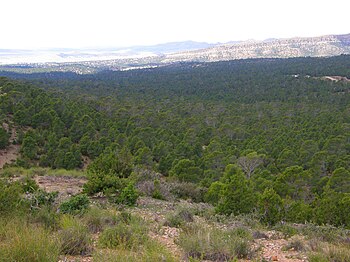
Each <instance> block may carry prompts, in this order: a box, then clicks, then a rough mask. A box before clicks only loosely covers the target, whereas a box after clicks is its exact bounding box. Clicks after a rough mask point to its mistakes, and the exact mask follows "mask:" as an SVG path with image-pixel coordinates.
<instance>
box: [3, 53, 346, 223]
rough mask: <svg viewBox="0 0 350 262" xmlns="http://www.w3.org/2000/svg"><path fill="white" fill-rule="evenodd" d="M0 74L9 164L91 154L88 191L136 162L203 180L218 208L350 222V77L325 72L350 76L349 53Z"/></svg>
mask: <svg viewBox="0 0 350 262" xmlns="http://www.w3.org/2000/svg"><path fill="white" fill-rule="evenodd" d="M0 75H4V76H7V77H12V78H17V79H20V80H16V81H14V80H10V79H8V78H4V77H3V78H0V92H1V93H0V119H1V121H2V122H6V121H8V120H9V119H11V120H13V121H14V123H15V125H16V126H18V129H19V131H20V132H19V133H20V136H19V138H18V141H17V142H18V143H20V144H21V157H20V158H19V159H18V160H17V163H16V165H19V166H24V167H30V166H37V165H39V166H44V167H51V168H66V169H74V168H82V166H83V159H86V158H89V159H91V160H92V161H93V162H92V164H91V165H90V168H89V172H90V176H91V180H90V184H88V186H87V188H88V190H89V192H90V193H96V192H100V191H103V192H105V193H108V192H109V191H110V190H113V189H115V187H126V185H127V184H128V178H129V176H130V175H131V173H132V170H133V168H135V167H142V168H145V169H150V170H154V171H156V172H159V173H161V174H162V175H164V176H166V177H168V178H169V179H173V180H177V181H180V182H186V183H194V184H195V185H196V186H197V187H201V188H202V189H203V190H204V191H205V192H206V194H205V198H204V199H201V200H205V201H208V202H211V203H213V204H214V205H216V206H217V210H218V212H220V213H224V214H231V213H233V214H241V213H250V212H255V211H257V212H260V214H262V215H263V220H264V221H266V222H267V223H275V222H276V221H278V220H281V219H285V220H288V221H293V222H304V221H313V222H316V223H320V224H322V223H331V224H335V225H346V226H350V213H349V212H350V211H349V208H348V207H349V206H350V154H349V153H350V83H349V82H347V81H338V82H335V81H327V80H324V79H321V78H320V77H322V76H343V77H347V78H350V56H339V57H331V58H293V59H252V60H238V61H228V62H217V63H179V64H174V65H169V66H164V67H160V68H156V69H144V70H131V71H123V72H112V71H105V72H100V73H98V74H94V75H76V74H72V73H47V74H31V75H19V74H14V73H6V72H2V73H0ZM0 131H1V129H0ZM1 132H2V131H1ZM3 133H4V132H2V133H0V135H1V134H2V135H1V136H2V137H5V134H3ZM116 185H117V186H116ZM203 195H204V194H203Z"/></svg>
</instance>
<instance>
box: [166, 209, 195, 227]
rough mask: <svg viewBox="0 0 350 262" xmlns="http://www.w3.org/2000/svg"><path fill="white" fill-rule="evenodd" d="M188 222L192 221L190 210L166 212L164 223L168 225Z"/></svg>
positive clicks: (176, 225) (174, 225) (179, 224)
mask: <svg viewBox="0 0 350 262" xmlns="http://www.w3.org/2000/svg"><path fill="white" fill-rule="evenodd" d="M188 222H193V214H192V213H191V211H190V210H186V209H181V210H179V211H177V212H175V213H171V214H168V215H167V216H166V220H165V222H164V225H165V226H169V227H181V226H183V225H184V224H185V223H188Z"/></svg>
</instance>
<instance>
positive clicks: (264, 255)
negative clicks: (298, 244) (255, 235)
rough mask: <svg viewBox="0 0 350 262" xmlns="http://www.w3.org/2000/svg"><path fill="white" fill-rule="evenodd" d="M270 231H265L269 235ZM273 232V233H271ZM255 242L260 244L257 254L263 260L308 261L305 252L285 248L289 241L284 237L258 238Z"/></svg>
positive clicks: (283, 261)
mask: <svg viewBox="0 0 350 262" xmlns="http://www.w3.org/2000/svg"><path fill="white" fill-rule="evenodd" d="M271 233H272V232H267V235H271ZM272 234H273V233H272ZM256 242H257V244H258V245H259V246H261V248H262V250H261V253H260V255H259V257H260V258H261V259H264V260H265V261H282V262H305V261H308V259H307V257H306V255H305V254H303V253H301V252H299V251H296V250H293V249H290V250H285V247H286V246H287V245H288V243H289V241H288V240H286V239H282V238H281V239H271V238H268V239H258V240H257V241H256Z"/></svg>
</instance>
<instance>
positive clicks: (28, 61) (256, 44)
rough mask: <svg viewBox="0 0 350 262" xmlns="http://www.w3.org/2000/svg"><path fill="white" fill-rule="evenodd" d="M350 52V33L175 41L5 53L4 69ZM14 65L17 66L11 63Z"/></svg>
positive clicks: (83, 68)
mask: <svg viewBox="0 0 350 262" xmlns="http://www.w3.org/2000/svg"><path fill="white" fill-rule="evenodd" d="M341 54H350V34H345V35H327V36H320V37H303V38H300V37H296V38H288V39H274V38H271V39H266V40H264V41H255V40H248V41H239V42H229V43H225V44H222V43H217V44H209V43H205V42H194V41H185V42H173V43H166V44H159V45H153V46H134V47H126V48H96V49H82V50H77V49H67V48H66V49H48V50H9V49H0V65H3V66H0V71H1V70H2V71H15V72H24V73H32V72H49V71H71V72H75V73H79V74H84V73H94V72H96V71H101V70H129V69H136V68H145V67H157V66H162V65H167V64H171V63H176V62H214V61H227V60H234V59H248V58H289V57H308V56H310V57H324V56H337V55H341ZM9 64H12V65H9Z"/></svg>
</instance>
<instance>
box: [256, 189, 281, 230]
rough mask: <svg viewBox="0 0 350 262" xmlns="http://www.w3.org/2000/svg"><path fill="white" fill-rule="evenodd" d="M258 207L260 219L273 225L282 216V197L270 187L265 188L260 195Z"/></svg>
mask: <svg viewBox="0 0 350 262" xmlns="http://www.w3.org/2000/svg"><path fill="white" fill-rule="evenodd" d="M258 208H259V213H260V214H261V221H262V222H264V223H266V224H269V225H275V224H276V223H277V222H279V221H281V219H282V218H283V216H284V208H283V202H282V199H281V197H280V196H279V195H278V194H277V193H276V192H275V190H273V189H272V188H267V189H265V191H264V193H263V194H262V195H260V197H259V201H258Z"/></svg>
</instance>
